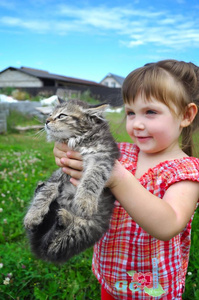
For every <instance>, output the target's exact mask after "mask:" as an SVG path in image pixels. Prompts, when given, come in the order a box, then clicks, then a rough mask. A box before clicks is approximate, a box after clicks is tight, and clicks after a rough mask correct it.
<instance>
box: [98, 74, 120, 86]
mask: <svg viewBox="0 0 199 300" xmlns="http://www.w3.org/2000/svg"><path fill="white" fill-rule="evenodd" d="M123 82H124V77H121V76H118V75H115V74H112V73H109V74H108V75H106V77H104V79H102V80H101V81H100V83H101V84H103V85H105V86H108V87H112V88H121V87H122V84H123Z"/></svg>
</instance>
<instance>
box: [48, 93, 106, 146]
mask: <svg viewBox="0 0 199 300" xmlns="http://www.w3.org/2000/svg"><path fill="white" fill-rule="evenodd" d="M58 101H59V104H58V105H57V106H56V107H55V109H54V110H53V112H52V113H51V114H50V116H49V117H48V118H47V120H46V124H45V129H46V132H47V138H48V140H49V141H65V140H68V139H69V138H71V137H74V138H76V137H80V136H83V135H84V134H85V133H88V132H89V131H91V132H92V131H93V130H95V129H96V128H97V126H98V127H99V128H100V126H101V125H102V124H103V123H106V122H107V121H106V120H105V119H104V116H103V112H104V110H105V108H106V107H107V105H104V104H103V105H98V106H89V105H88V104H87V103H86V102H83V101H80V100H76V99H73V100H68V101H64V100H62V99H60V98H58Z"/></svg>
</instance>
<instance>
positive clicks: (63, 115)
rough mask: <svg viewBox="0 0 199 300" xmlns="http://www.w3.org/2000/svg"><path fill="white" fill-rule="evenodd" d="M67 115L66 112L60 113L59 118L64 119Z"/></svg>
mask: <svg viewBox="0 0 199 300" xmlns="http://www.w3.org/2000/svg"><path fill="white" fill-rule="evenodd" d="M65 117H67V115H66V114H60V115H59V116H58V117H57V119H63V118H65Z"/></svg>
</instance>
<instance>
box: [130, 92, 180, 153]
mask: <svg viewBox="0 0 199 300" xmlns="http://www.w3.org/2000/svg"><path fill="white" fill-rule="evenodd" d="M125 111H126V115H127V119H126V130H127V132H128V134H129V136H130V137H131V138H132V140H133V141H134V142H135V143H136V144H137V146H138V147H139V148H140V150H141V151H143V152H145V153H150V154H152V153H158V152H161V151H170V150H173V149H179V143H178V139H179V136H180V133H181V130H182V127H181V122H182V117H181V116H175V115H174V114H172V112H171V111H170V109H169V108H168V107H167V106H166V105H165V104H163V103H161V102H159V101H157V100H155V99H151V101H147V100H145V98H144V96H143V95H142V94H139V95H138V96H137V97H136V99H135V101H134V102H133V101H131V102H130V104H125Z"/></svg>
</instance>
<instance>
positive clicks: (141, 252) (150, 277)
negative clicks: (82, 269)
mask: <svg viewBox="0 0 199 300" xmlns="http://www.w3.org/2000/svg"><path fill="white" fill-rule="evenodd" d="M119 148H120V151H121V158H120V162H121V163H122V164H123V165H124V166H125V168H126V169H127V170H129V171H130V172H131V173H132V174H135V171H136V166H137V158H138V152H139V149H138V147H137V146H136V145H133V144H128V143H120V144H119ZM182 180H191V181H197V182H199V159H198V158H193V157H185V158H182V159H176V160H173V161H165V162H163V163H160V164H158V165H157V166H156V167H154V168H153V169H149V170H148V172H147V173H145V174H144V175H143V176H142V177H141V178H140V179H139V181H140V183H141V184H142V185H143V186H144V187H145V188H146V189H147V190H148V191H150V192H151V193H152V194H154V195H156V196H157V197H159V198H163V196H164V194H165V191H166V190H167V189H168V187H169V186H170V185H172V184H173V183H175V182H178V181H182ZM132 197H133V195H132ZM192 219H193V216H192V218H191V219H190V221H189V222H188V224H187V226H186V227H185V228H184V230H183V231H182V232H181V233H180V234H178V235H177V236H175V237H174V238H172V239H171V240H169V241H166V242H165V241H160V240H158V239H155V238H153V237H152V236H151V235H149V234H148V233H147V232H146V231H144V230H143V229H142V228H141V227H140V226H139V225H138V224H136V223H135V222H134V221H133V219H132V218H131V217H130V216H129V215H128V214H127V212H126V211H125V210H124V209H123V208H122V206H121V205H120V203H119V202H118V201H116V202H115V209H114V212H113V216H112V219H111V222H110V227H109V230H108V232H107V233H105V234H104V236H103V237H102V238H101V240H100V241H99V242H98V243H97V244H96V245H95V246H94V255H93V265H92V267H93V272H94V274H95V276H96V277H97V279H98V280H99V282H100V283H101V285H102V286H103V288H105V290H106V291H107V292H108V293H110V294H111V295H112V296H113V297H115V299H142V300H144V299H154V297H156V298H155V299H167V300H171V299H182V293H183V290H184V285H185V276H186V272H187V266H188V260H189V250H190V242H191V222H192Z"/></svg>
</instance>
